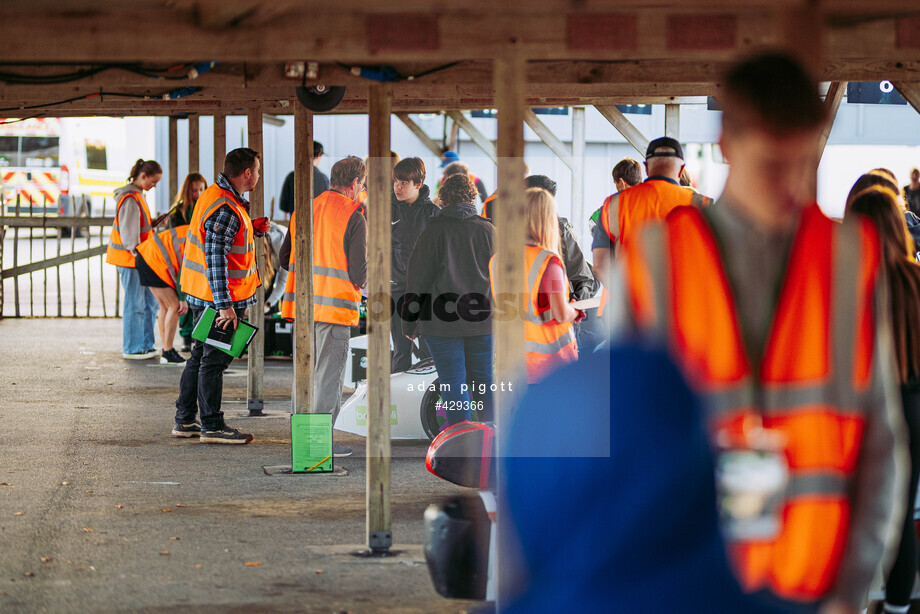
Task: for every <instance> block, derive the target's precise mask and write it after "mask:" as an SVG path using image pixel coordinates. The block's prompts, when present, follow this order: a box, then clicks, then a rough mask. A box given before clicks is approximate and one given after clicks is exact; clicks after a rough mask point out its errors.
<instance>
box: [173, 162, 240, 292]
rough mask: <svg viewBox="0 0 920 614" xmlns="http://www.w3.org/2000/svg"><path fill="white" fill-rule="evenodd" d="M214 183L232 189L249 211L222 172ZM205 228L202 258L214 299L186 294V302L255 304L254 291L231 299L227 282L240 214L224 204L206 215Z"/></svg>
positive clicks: (235, 196)
mask: <svg viewBox="0 0 920 614" xmlns="http://www.w3.org/2000/svg"><path fill="white" fill-rule="evenodd" d="M217 185H218V186H219V187H221V188H223V189H224V190H228V191H230V192H232V193H233V196H234V198H236V200H237V201H239V202H240V204H242V205H243V208H245V209H246V212H247V213H248V212H249V201H248V200H246V199H245V198H243V196H242V195H241V194H240V193H239V192H237V191H236V189H235V188H234V187H233V184H231V183H230V182H229V181H227V178H226V177H224V175H223V174H220V175H218V176H217ZM204 230H205V233H204V259H205V262H206V263H207V276H208V284H210V286H211V294H213V295H214V302H213V303H209V302H207V301H202V300H200V299H197V298H195V297H194V296H189V297H188V298H187V299H186V300H187V301H188V304H189V305H194V306H196V307H213V308H214V309H217V310H220V309H228V308H230V307H231V306H232V307H233V308H234V309H245V308H246V307H249V306H250V305H255V304H256V296H255V295H253V296H251V297H249V298H248V299H246V300H243V301H235V302H234V301H232V300H231V299H230V286H229V284H228V283H227V255H228V254H229V253H230V248H231V247H233V238H234V237H235V236H236V233H238V232H239V230H240V218H239V217H237V215H236V213H234V212H233V210H232V209H231V208H230V207H228V206H226V205H224V206H223V207H221V208H220V209H218V210H217V211H215V212H214V213H213V214H211V216H210V217H208V219H207V220H206V221H205V223H204Z"/></svg>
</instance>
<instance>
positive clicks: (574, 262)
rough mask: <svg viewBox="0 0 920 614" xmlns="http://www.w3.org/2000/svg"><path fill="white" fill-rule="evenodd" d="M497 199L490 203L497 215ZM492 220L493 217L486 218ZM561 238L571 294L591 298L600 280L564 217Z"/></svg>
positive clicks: (560, 227) (561, 220) (560, 224)
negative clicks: (595, 275)
mask: <svg viewBox="0 0 920 614" xmlns="http://www.w3.org/2000/svg"><path fill="white" fill-rule="evenodd" d="M495 204H496V201H494V200H493V201H492V202H491V203H490V205H489V213H490V214H491V215H495V213H494V211H495ZM485 219H487V220H489V221H490V222H492V223H493V224H494V223H495V221H494V220H493V219H492V218H485ZM559 238H560V240H561V241H562V254H561V256H562V262H563V263H564V264H565V275H566V277H568V278H569V294H570V295H571V297H572V300H575V301H583V300H585V299H586V298H591V297H592V296H594V295H595V294H597V291H598V290H599V289H600V282H598V281H597V279H595V278H594V273H593V272H592V271H591V267H590V266H588V263H587V262H586V261H585V255H584V254H583V253H582V251H581V248H580V247H579V246H578V239H576V238H575V229H574V228H573V227H572V224H571V223H570V222H569V220H567V219H566V218H564V217H560V218H559Z"/></svg>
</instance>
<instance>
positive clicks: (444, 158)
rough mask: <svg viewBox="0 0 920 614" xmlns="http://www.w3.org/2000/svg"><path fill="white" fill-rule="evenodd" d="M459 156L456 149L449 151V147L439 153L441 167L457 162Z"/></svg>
mask: <svg viewBox="0 0 920 614" xmlns="http://www.w3.org/2000/svg"><path fill="white" fill-rule="evenodd" d="M459 161H460V156H458V155H457V152H456V151H450V150H449V149H448V150H447V151H445V152H444V153H443V154H441V168H444V167H445V166H447V165H448V164H451V163H452V162H459Z"/></svg>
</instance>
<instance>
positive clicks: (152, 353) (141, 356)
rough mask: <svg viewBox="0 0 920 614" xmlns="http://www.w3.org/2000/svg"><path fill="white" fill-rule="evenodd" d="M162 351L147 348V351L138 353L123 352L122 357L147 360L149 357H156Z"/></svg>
mask: <svg viewBox="0 0 920 614" xmlns="http://www.w3.org/2000/svg"><path fill="white" fill-rule="evenodd" d="M159 355H160V353H159V352H157V351H156V350H155V349H154V350H147V351H146V352H138V353H137V354H122V355H121V357H122V358H124V359H125V360H147V359H148V358H156V357H157V356H159Z"/></svg>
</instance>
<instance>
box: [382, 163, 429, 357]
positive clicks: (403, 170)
mask: <svg viewBox="0 0 920 614" xmlns="http://www.w3.org/2000/svg"><path fill="white" fill-rule="evenodd" d="M429 193H430V192H429V190H428V186H426V185H425V163H424V162H422V160H421V158H407V159H405V160H401V161H400V162H398V163H397V164H396V166H395V167H394V168H393V206H392V208H391V211H392V217H391V222H390V223H391V232H392V242H391V252H390V254H391V259H390V294H391V296H392V299H393V304H394V305H395V309H394V310H393V319H392V322H391V326H390V334H391V335H392V337H393V362H392V369H391V372H392V373H400V372H402V371H408V370H409V369H410V368H411V367H412V341H410V340H409V339H408V338H406V336H405V335H403V333H402V320H401V319H400V317H399V315H400V311H401V308H402V304H403V296H404V295H405V294H406V268H407V267H408V265H409V256H410V255H411V254H412V248H413V247H415V242H416V241H417V240H418V238H419V236H420V235H421V234H422V231H424V230H425V227H426V226H427V225H428V222H429V220H431V218H433V217H434V216H436V215H437V214H438V207H437V205H435V204H434V203H433V202H431V198H429ZM419 355H420V356H422V357H427V356H428V351H427V349H426V348H425V344H424V343H420V344H419Z"/></svg>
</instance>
